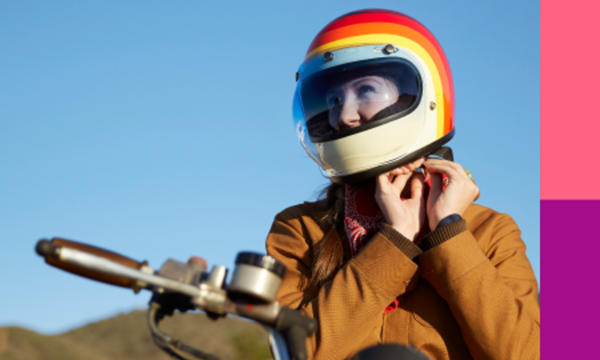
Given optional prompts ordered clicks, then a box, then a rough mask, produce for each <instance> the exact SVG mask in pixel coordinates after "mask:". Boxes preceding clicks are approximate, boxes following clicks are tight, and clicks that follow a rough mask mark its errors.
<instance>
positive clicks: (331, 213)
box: [310, 183, 346, 287]
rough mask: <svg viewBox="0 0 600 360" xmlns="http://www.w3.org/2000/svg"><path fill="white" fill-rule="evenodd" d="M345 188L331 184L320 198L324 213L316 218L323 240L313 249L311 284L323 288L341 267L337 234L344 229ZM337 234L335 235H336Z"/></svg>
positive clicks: (340, 244)
mask: <svg viewBox="0 0 600 360" xmlns="http://www.w3.org/2000/svg"><path fill="white" fill-rule="evenodd" d="M345 195H346V194H345V186H344V185H340V184H333V183H331V184H330V185H329V186H328V187H326V188H325V189H323V191H322V192H321V196H320V198H324V199H325V204H326V205H325V213H324V214H323V215H322V216H321V217H320V218H318V219H317V220H318V222H319V223H320V225H321V227H322V228H323V230H324V233H325V234H324V235H323V239H321V241H319V242H318V243H317V244H316V245H315V248H314V257H313V263H312V275H311V279H310V281H311V283H312V284H314V285H315V286H317V287H321V286H323V283H325V282H326V281H327V280H329V278H330V277H332V276H333V275H335V273H336V272H337V270H338V269H339V268H340V267H341V266H342V263H343V259H344V247H343V246H342V243H341V241H340V236H336V235H338V234H343V229H344V198H345ZM336 232H337V234H336Z"/></svg>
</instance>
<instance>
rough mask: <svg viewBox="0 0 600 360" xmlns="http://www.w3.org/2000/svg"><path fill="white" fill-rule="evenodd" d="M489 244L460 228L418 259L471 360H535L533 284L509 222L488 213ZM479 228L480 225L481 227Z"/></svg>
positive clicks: (536, 326) (536, 333)
mask: <svg viewBox="0 0 600 360" xmlns="http://www.w3.org/2000/svg"><path fill="white" fill-rule="evenodd" d="M487 221H490V222H492V223H493V226H489V227H487V226H486V227H485V228H487V229H489V230H486V231H491V234H490V236H482V238H483V237H485V238H489V239H490V241H489V243H486V244H480V243H478V242H477V240H476V239H475V237H474V235H473V233H471V232H470V231H469V230H465V231H463V232H461V233H459V234H457V235H456V236H454V237H452V238H451V239H448V240H447V241H444V242H443V243H441V244H440V245H438V246H435V247H433V248H431V249H429V250H427V251H425V252H424V253H423V254H421V255H420V256H419V262H420V266H421V270H422V274H421V276H422V277H424V278H425V279H426V280H427V281H429V283H431V285H432V286H433V287H434V288H435V289H436V291H437V292H438V293H439V294H440V296H442V297H443V298H444V299H445V300H446V301H447V302H448V304H449V306H450V309H451V311H452V313H453V315H454V317H455V318H456V319H457V321H458V323H459V325H460V328H461V332H462V335H463V337H464V339H465V342H466V344H467V346H468V347H469V350H470V352H471V354H472V355H473V357H474V358H475V359H539V357H540V354H539V351H540V348H539V347H540V343H539V342H540V319H539V305H538V302H537V290H538V287H537V281H536V279H535V275H534V273H533V270H532V268H531V264H530V263H529V260H528V259H527V256H526V255H525V244H524V243H523V241H522V240H521V237H520V234H521V232H520V230H519V228H518V227H517V225H516V224H515V222H514V221H513V220H512V219H511V218H510V217H509V216H507V215H505V214H498V213H495V215H492V217H491V218H490V219H488V220H487ZM482 228H483V227H482Z"/></svg>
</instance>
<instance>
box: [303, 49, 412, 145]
mask: <svg viewBox="0 0 600 360" xmlns="http://www.w3.org/2000/svg"><path fill="white" fill-rule="evenodd" d="M421 88H422V86H421V78H420V76H419V73H418V71H417V70H416V68H415V67H414V66H413V65H412V64H410V63H409V62H408V61H407V60H404V59H399V58H396V59H375V60H366V61H361V62H356V63H351V64H346V65H340V66H336V67H333V68H330V69H328V70H325V71H322V72H319V73H316V74H314V75H312V76H310V77H308V78H307V79H306V80H305V81H303V82H302V84H301V85H300V96H301V100H302V108H303V115H304V119H305V121H306V128H307V130H308V134H309V136H310V139H311V141H312V142H323V141H329V140H333V139H337V138H341V137H344V136H348V135H351V134H355V133H357V132H360V131H363V130H366V129H368V128H372V127H374V126H377V125H380V124H383V123H385V122H387V121H391V120H395V119H397V118H399V117H402V116H403V115H406V114H408V113H410V111H412V110H413V109H414V108H415V107H416V105H418V101H419V100H420V97H421Z"/></svg>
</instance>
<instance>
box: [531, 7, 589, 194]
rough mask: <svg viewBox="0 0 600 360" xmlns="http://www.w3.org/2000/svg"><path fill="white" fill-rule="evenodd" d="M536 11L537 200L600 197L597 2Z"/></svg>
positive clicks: (541, 8)
mask: <svg viewBox="0 0 600 360" xmlns="http://www.w3.org/2000/svg"><path fill="white" fill-rule="evenodd" d="M540 11H541V14H540V24H541V33H540V34H541V35H540V36H541V39H540V40H541V41H540V47H541V54H540V55H541V69H540V70H541V99H540V101H541V109H540V115H541V164H540V167H541V199H543V200H550V199H573V200H580V199H600V186H599V185H598V179H600V91H599V89H600V20H599V19H600V2H598V1H576V3H575V4H573V3H572V2H564V1H542V2H541V5H540Z"/></svg>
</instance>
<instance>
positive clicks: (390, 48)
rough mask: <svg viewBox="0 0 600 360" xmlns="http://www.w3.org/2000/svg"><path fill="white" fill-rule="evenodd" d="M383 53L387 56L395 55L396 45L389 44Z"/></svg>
mask: <svg viewBox="0 0 600 360" xmlns="http://www.w3.org/2000/svg"><path fill="white" fill-rule="evenodd" d="M383 52H384V53H386V54H388V55H389V54H393V53H395V52H396V48H395V47H394V45H392V44H387V45H386V46H385V47H384V48H383Z"/></svg>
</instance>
